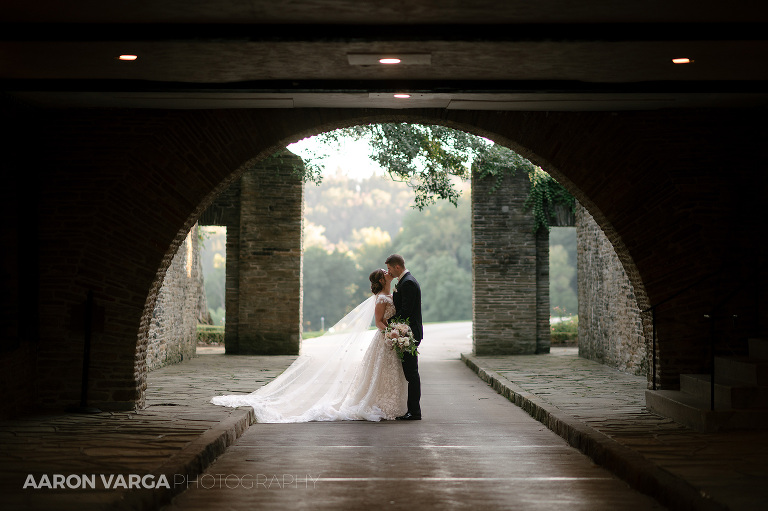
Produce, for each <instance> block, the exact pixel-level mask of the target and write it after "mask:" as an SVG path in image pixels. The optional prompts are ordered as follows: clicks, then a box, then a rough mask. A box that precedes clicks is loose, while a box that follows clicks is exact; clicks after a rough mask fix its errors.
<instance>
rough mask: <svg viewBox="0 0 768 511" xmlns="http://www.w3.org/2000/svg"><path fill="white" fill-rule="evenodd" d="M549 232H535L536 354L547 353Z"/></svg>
mask: <svg viewBox="0 0 768 511" xmlns="http://www.w3.org/2000/svg"><path fill="white" fill-rule="evenodd" d="M551 342H552V337H551V336H550V334H549V232H548V231H545V230H544V229H539V230H538V231H536V353H549V348H550V344H551Z"/></svg>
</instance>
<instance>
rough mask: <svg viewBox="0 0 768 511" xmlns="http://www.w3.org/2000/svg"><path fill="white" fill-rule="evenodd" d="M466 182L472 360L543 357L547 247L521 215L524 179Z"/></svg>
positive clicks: (525, 191)
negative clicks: (498, 182) (469, 200)
mask: <svg viewBox="0 0 768 511" xmlns="http://www.w3.org/2000/svg"><path fill="white" fill-rule="evenodd" d="M495 182H496V178H494V177H487V178H485V179H478V178H475V179H473V180H472V264H473V272H472V279H473V280H472V284H473V306H472V321H473V327H472V328H473V339H474V340H473V344H474V351H475V353H476V354H477V355H518V354H531V353H548V352H549V344H550V342H549V247H548V237H547V235H546V233H543V234H534V232H533V226H534V219H533V215H532V214H531V213H530V212H529V211H526V208H525V200H526V197H527V196H528V189H529V188H530V181H529V180H528V176H527V174H525V173H523V172H518V173H517V174H516V175H514V176H511V175H506V176H505V177H504V180H503V182H502V184H501V186H500V187H499V188H498V189H497V190H495V191H494V192H491V189H492V188H493V186H494V184H495Z"/></svg>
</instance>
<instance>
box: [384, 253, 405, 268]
mask: <svg viewBox="0 0 768 511" xmlns="http://www.w3.org/2000/svg"><path fill="white" fill-rule="evenodd" d="M384 264H389V265H392V266H402V267H403V268H405V259H403V256H401V255H399V254H392V255H391V256H389V257H387V260H386V261H384Z"/></svg>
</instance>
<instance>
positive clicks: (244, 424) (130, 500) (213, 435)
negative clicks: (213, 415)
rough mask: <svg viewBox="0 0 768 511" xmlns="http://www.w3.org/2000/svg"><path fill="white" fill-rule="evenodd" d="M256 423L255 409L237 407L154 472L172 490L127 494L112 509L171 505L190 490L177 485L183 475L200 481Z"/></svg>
mask: <svg viewBox="0 0 768 511" xmlns="http://www.w3.org/2000/svg"><path fill="white" fill-rule="evenodd" d="M255 422H256V417H255V415H254V413H253V409H252V408H250V407H248V408H236V409H235V410H233V411H232V413H231V414H230V415H229V417H227V418H226V419H224V420H222V421H221V422H219V423H218V424H216V425H215V426H214V427H212V428H211V429H209V430H208V431H206V432H205V433H203V434H202V435H200V436H199V437H198V438H197V439H196V440H194V441H192V442H190V443H189V444H188V445H187V446H186V447H184V448H183V449H182V450H181V451H179V452H178V453H176V454H174V455H173V456H171V457H170V458H169V459H168V460H167V461H166V462H165V463H163V464H162V465H161V466H160V467H159V468H158V469H157V470H154V471H153V472H152V475H153V476H155V477H154V480H155V481H157V480H158V478H159V477H160V475H161V474H163V475H165V477H166V479H167V480H168V483H169V484H170V486H171V487H170V489H165V488H160V489H142V490H131V491H126V492H124V493H123V494H122V495H120V496H119V497H118V498H117V499H116V500H115V501H114V503H113V505H112V506H111V509H115V510H145V509H146V510H152V509H159V508H160V507H161V506H164V505H166V504H168V503H170V502H171V499H173V497H174V496H176V495H178V494H179V493H181V492H183V491H184V490H186V489H187V486H186V484H174V483H175V482H176V483H179V480H180V476H183V477H184V481H187V482H188V481H190V480H196V479H197V477H198V476H199V475H200V474H202V473H203V472H204V471H205V469H207V468H208V466H210V465H211V463H213V462H214V460H215V459H216V458H217V457H219V456H220V455H222V454H223V453H224V451H226V450H227V448H228V447H229V446H230V445H232V444H233V443H234V442H235V440H237V439H238V438H239V437H240V436H241V435H242V434H243V433H244V432H245V431H246V430H247V429H248V428H249V427H250V426H251V425H252V424H253V423H255Z"/></svg>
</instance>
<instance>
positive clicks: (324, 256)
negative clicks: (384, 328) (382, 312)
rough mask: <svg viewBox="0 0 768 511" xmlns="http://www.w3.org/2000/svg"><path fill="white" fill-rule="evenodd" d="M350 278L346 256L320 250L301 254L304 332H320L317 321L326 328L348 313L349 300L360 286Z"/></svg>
mask: <svg viewBox="0 0 768 511" xmlns="http://www.w3.org/2000/svg"><path fill="white" fill-rule="evenodd" d="M354 275H357V269H356V267H355V262H354V261H353V260H352V258H351V257H350V255H349V254H347V253H343V252H339V251H338V250H334V251H333V252H331V253H328V252H326V251H325V250H324V249H322V248H320V247H309V248H307V250H305V251H304V308H303V315H304V325H303V328H304V330H307V331H310V330H320V325H321V319H320V318H321V317H323V318H325V328H328V327H330V326H332V325H333V324H334V323H336V322H337V321H338V320H340V319H341V318H343V317H344V315H346V314H347V313H348V312H349V311H351V310H352V307H353V306H354V305H356V303H354V300H353V297H354V296H355V294H356V292H357V290H358V287H359V286H360V285H363V284H364V283H363V284H360V283H359V282H356V281H355V279H354V278H350V277H352V276H354ZM366 280H367V279H366ZM358 303H359V302H358Z"/></svg>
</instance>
